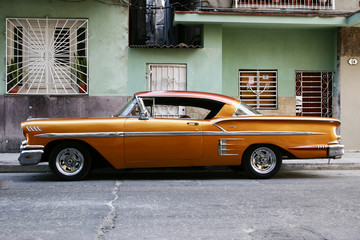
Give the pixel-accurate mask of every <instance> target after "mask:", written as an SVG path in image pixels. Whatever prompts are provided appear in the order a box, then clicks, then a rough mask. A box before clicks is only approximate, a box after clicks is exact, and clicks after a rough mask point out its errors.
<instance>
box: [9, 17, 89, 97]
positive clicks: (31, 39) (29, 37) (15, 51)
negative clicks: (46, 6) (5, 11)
mask: <svg viewBox="0 0 360 240" xmlns="http://www.w3.org/2000/svg"><path fill="white" fill-rule="evenodd" d="M6 40H7V41H6V66H7V67H6V91H7V93H8V94H51V95H56V94H59V95H66V94H87V89H88V80H89V78H88V61H87V60H88V59H87V56H88V47H87V46H88V44H87V42H88V20H86V19H49V18H40V19H39V18H36V19H34V18H8V19H6Z"/></svg>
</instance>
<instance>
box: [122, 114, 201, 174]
mask: <svg viewBox="0 0 360 240" xmlns="http://www.w3.org/2000/svg"><path fill="white" fill-rule="evenodd" d="M124 136H125V162H126V167H166V166H168V167H171V166H189V165H196V164H197V162H198V161H199V160H200V159H201V158H202V156H203V136H202V124H201V121H198V120H192V119H169V118H166V119H162V118H149V119H146V120H142V119H140V118H128V119H127V120H126V122H125V132H124Z"/></svg>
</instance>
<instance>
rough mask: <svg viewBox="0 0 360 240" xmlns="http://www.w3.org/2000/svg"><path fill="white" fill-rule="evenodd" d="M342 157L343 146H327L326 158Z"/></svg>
mask: <svg viewBox="0 0 360 240" xmlns="http://www.w3.org/2000/svg"><path fill="white" fill-rule="evenodd" d="M342 155H344V145H329V146H328V157H329V158H341V157H342Z"/></svg>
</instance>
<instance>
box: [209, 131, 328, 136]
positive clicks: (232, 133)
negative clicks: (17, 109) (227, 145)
mask: <svg viewBox="0 0 360 240" xmlns="http://www.w3.org/2000/svg"><path fill="white" fill-rule="evenodd" d="M325 134H326V133H321V132H292V131H230V132H227V131H225V132H216V131H213V132H211V131H209V132H203V135H207V136H264V135H266V136H270V135H273V136H283V135H291V136H296V135H325Z"/></svg>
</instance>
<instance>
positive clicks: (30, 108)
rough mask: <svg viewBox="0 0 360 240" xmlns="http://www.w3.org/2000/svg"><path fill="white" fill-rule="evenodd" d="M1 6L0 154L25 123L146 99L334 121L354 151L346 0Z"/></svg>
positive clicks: (351, 43) (352, 37) (354, 33)
mask: <svg viewBox="0 0 360 240" xmlns="http://www.w3.org/2000/svg"><path fill="white" fill-rule="evenodd" d="M0 2H1V4H0V21H1V22H0V27H1V30H2V32H3V33H4V34H3V35H1V39H2V40H1V41H0V43H1V45H0V66H1V67H0V76H1V79H2V82H3V83H2V84H0V126H1V128H0V152H15V151H18V146H19V144H20V142H21V141H22V140H23V136H22V133H21V130H20V122H21V121H24V120H26V119H27V118H28V117H30V116H31V117H34V118H44V117H96V116H106V115H111V114H114V113H115V112H116V111H118V109H120V108H121V106H122V105H123V104H124V102H125V101H126V100H127V98H128V96H131V95H132V94H133V93H135V92H138V91H145V90H193V91H207V92H215V93H222V94H225V95H229V96H234V97H237V98H240V99H241V100H242V101H244V102H246V103H247V104H249V105H251V106H253V107H255V108H257V109H258V110H259V111H261V112H262V113H263V114H271V115H300V116H301V115H302V116H325V117H326V116H331V117H337V118H340V119H341V120H342V122H343V125H342V128H341V135H342V136H343V141H344V144H345V145H346V147H347V150H360V140H358V139H357V138H356V137H355V135H356V134H354V133H360V126H357V124H356V119H357V114H358V113H359V111H357V105H358V104H357V103H360V97H359V96H358V95H357V94H356V93H355V91H356V89H357V88H356V87H357V84H358V81H357V79H356V78H357V76H359V73H360V65H358V64H357V61H358V59H359V57H360V49H359V47H358V46H360V45H359V44H358V42H359V41H360V31H358V29H357V27H358V24H360V16H359V15H358V14H357V13H356V12H357V11H358V10H359V1H357V0H350V1H349V0H332V1H330V0H327V1H323V0H281V1H280V0H268V1H257V0H236V1H232V0H220V1H219V0H208V1H192V0H180V1H171V0H144V1H123V0H117V1H112V0H105V1H96V0H88V1H74V2H72V1H60V0H55V1H48V0H40V1H25V0H16V1H0Z"/></svg>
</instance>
